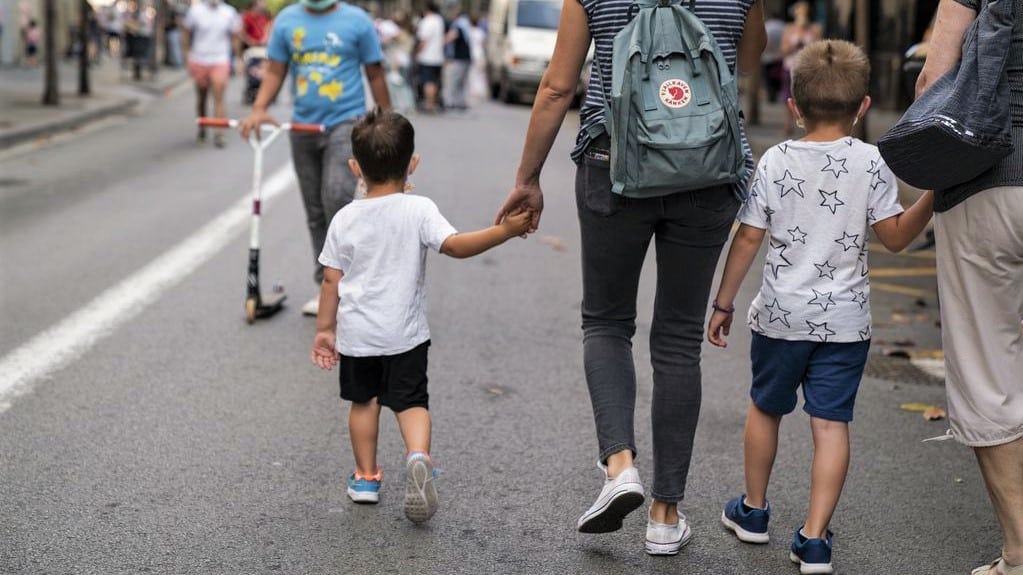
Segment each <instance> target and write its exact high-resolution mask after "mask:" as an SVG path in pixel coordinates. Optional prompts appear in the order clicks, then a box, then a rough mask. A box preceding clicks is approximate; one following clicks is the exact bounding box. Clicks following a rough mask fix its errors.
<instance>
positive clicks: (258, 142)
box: [196, 118, 323, 324]
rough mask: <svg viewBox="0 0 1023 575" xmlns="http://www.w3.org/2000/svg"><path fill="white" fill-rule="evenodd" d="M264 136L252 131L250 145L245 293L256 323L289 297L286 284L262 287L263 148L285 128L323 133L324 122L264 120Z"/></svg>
mask: <svg viewBox="0 0 1023 575" xmlns="http://www.w3.org/2000/svg"><path fill="white" fill-rule="evenodd" d="M196 122H197V123H198V124H199V125H200V126H203V127H207V128H237V127H238V120H230V119H227V118H199V119H198V120H196ZM259 129H260V132H262V137H259V135H258V134H256V133H252V134H250V135H249V145H250V146H251V147H252V151H253V152H254V156H255V161H254V162H253V167H252V227H251V230H250V232H249V273H248V280H247V281H248V291H247V293H246V297H245V321H247V322H248V323H250V324H251V323H253V322H255V321H256V320H257V319H262V318H266V317H270V316H272V315H273V314H275V313H277V312H279V311H280V310H281V308H282V307H283V306H284V300H285V299H286V298H287V297H288V296H287V295H286V294H285V293H284V289H283V288H279V287H278V286H275V288H274V290H273V291H272V292H271V293H268V294H264V293H262V292H261V291H260V289H259V218H260V216H261V212H262V206H261V201H262V186H263V150H265V149H266V148H267V147H268V146H269V145H270V144H272V143H273V141H274V140H275V139H277V136H279V135H280V134H281V132H284V131H292V132H308V133H321V132H323V126H321V125H319V124H291V123H287V122H285V123H282V124H281V125H279V126H275V125H273V124H263V125H262V126H260V127H259Z"/></svg>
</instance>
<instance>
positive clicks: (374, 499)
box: [348, 487, 380, 503]
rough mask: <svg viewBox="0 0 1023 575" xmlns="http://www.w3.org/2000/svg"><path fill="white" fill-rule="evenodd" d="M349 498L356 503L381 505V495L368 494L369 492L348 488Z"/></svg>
mask: <svg viewBox="0 0 1023 575" xmlns="http://www.w3.org/2000/svg"><path fill="white" fill-rule="evenodd" d="M348 498H349V499H351V500H352V501H354V502H356V503H379V502H380V494H379V493H373V492H367V491H356V490H354V489H352V488H351V487H349V488H348Z"/></svg>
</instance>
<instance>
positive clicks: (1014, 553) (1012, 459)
mask: <svg viewBox="0 0 1023 575" xmlns="http://www.w3.org/2000/svg"><path fill="white" fill-rule="evenodd" d="M974 453H976V455H977V463H979V464H980V473H981V475H983V476H984V484H985V485H986V486H987V493H988V496H989V497H990V498H991V505H992V506H993V507H994V508H995V516H996V517H998V524H999V525H1001V527H1002V537H1003V543H1002V559H1003V560H1004V561H1005V562H1006V563H1008V564H1009V565H1011V566H1016V565H1023V438H1020V439H1017V440H1015V441H1010V442H1009V443H1003V444H1001V445H993V446H991V447H977V448H974Z"/></svg>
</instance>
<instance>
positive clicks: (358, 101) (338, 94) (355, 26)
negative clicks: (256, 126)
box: [268, 2, 383, 128]
mask: <svg viewBox="0 0 1023 575" xmlns="http://www.w3.org/2000/svg"><path fill="white" fill-rule="evenodd" d="M268 53H269V56H270V59H271V60H276V61H278V62H285V63H287V64H288V65H289V66H288V67H289V71H290V72H291V82H292V84H291V89H292V95H293V97H294V101H295V110H294V114H293V115H292V121H294V122H302V123H308V124H323V125H325V126H327V127H328V128H332V127H334V126H336V125H338V124H340V123H341V122H343V121H345V120H348V119H351V118H354V117H357V116H359V115H361V114H363V113H364V112H365V111H366V96H365V93H364V89H363V85H362V66H363V65H364V64H375V63H377V62H380V61H381V60H383V53H382V52H381V50H380V40H379V38H377V33H376V29H375V28H374V27H373V21H372V20H370V18H369V16H368V15H367V14H366V12H365V11H363V10H362V9H361V8H356V7H354V6H351V5H349V4H345V3H343V2H342V3H340V4H338V6H337V8H336V9H334V10H332V11H330V12H326V13H323V14H318V15H317V14H310V13H309V12H307V11H306V10H305V8H303V7H302V6H301V5H300V4H294V5H291V6H288V7H287V8H285V9H284V10H281V13H280V14H279V15H278V16H277V19H276V20H275V21H274V25H273V31H272V32H271V33H270V44H269V47H268Z"/></svg>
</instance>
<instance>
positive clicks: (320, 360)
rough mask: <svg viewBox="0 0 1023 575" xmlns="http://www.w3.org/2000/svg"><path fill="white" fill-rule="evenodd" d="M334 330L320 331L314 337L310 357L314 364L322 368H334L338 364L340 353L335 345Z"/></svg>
mask: <svg viewBox="0 0 1023 575" xmlns="http://www.w3.org/2000/svg"><path fill="white" fill-rule="evenodd" d="M335 337H336V336H335V335H334V330H330V331H318V332H316V337H315V338H314V339H313V351H312V354H311V355H310V358H311V359H312V360H313V365H315V366H317V367H319V368H320V369H332V368H333V367H334V366H335V365H337V360H338V353H337V349H336V348H335V347H334V345H335Z"/></svg>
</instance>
